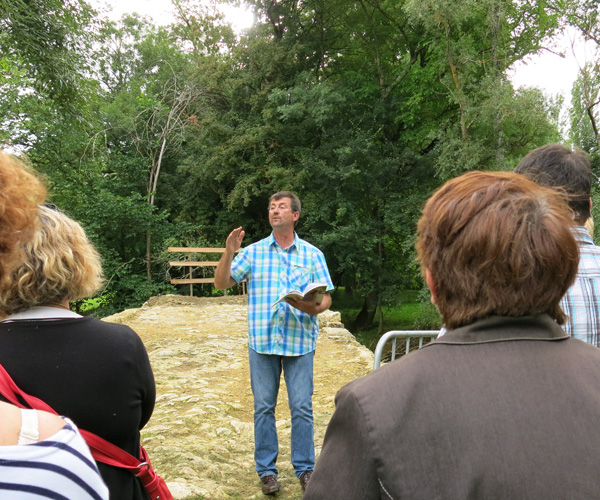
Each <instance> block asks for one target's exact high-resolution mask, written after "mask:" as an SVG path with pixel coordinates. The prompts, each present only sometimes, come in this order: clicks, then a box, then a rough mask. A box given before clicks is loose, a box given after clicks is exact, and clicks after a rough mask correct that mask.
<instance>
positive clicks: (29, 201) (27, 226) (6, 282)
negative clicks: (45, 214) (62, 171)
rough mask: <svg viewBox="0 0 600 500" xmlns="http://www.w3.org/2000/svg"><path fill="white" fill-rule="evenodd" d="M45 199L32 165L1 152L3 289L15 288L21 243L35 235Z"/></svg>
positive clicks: (0, 280) (0, 273)
mask: <svg viewBox="0 0 600 500" xmlns="http://www.w3.org/2000/svg"><path fill="white" fill-rule="evenodd" d="M45 198H46V189H45V188H44V185H43V184H42V182H41V181H40V180H39V179H38V177H37V176H36V175H35V174H34V172H33V171H32V170H31V169H30V168H29V166H28V165H27V164H25V163H24V162H23V161H21V160H19V159H17V158H16V157H15V156H13V155H10V154H7V153H4V152H2V151H0V290H1V289H4V288H6V287H8V286H11V280H10V273H11V271H12V269H13V267H14V266H15V265H17V263H18V261H19V256H20V252H21V246H22V245H21V244H20V243H24V242H26V241H27V240H28V238H30V237H31V236H32V230H33V229H34V228H35V225H36V221H37V213H38V212H37V207H38V205H39V204H40V203H42V202H43V201H44V199H45Z"/></svg>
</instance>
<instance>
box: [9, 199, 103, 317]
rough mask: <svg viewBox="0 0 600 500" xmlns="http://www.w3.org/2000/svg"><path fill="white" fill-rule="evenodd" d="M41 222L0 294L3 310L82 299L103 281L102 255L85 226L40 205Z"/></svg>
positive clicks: (22, 308)
mask: <svg viewBox="0 0 600 500" xmlns="http://www.w3.org/2000/svg"><path fill="white" fill-rule="evenodd" d="M38 211H39V218H40V224H39V226H38V227H37V228H36V230H35V231H34V234H33V238H32V239H31V241H28V242H27V243H25V244H24V245H23V262H22V263H21V264H20V265H18V266H17V267H16V268H15V269H14V271H13V272H12V275H11V280H12V283H13V285H12V286H11V287H10V288H8V289H7V290H4V291H3V293H1V294H0V313H2V314H6V315H8V314H14V313H16V312H19V311H23V310H26V309H29V308H31V307H33V306H38V305H43V304H56V303H61V302H64V301H65V300H67V301H72V300H76V299H82V298H85V297H89V296H91V295H93V294H94V292H95V291H96V290H98V288H99V287H100V285H101V283H102V267H101V264H100V256H99V255H98V253H97V252H96V250H95V249H94V247H93V246H92V244H91V243H90V242H89V241H88V239H87V236H86V235H85V232H84V231H83V228H82V227H81V226H80V225H79V224H78V223H77V222H75V221H74V220H73V219H71V218H69V217H67V216H66V215H65V214H63V213H62V212H59V211H57V210H55V209H52V208H48V207H46V206H43V205H40V206H39V207H38Z"/></svg>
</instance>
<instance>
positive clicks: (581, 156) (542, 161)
mask: <svg viewBox="0 0 600 500" xmlns="http://www.w3.org/2000/svg"><path fill="white" fill-rule="evenodd" d="M515 172H517V173H519V174H523V175H525V176H526V177H529V178H530V179H531V180H533V181H534V182H536V183H538V184H541V185H543V186H549V187H554V188H557V189H560V190H562V191H564V192H565V193H566V195H567V196H568V201H569V206H570V207H571V210H572V211H573V219H574V220H575V222H576V223H577V226H576V227H574V228H573V229H572V231H573V235H574V236H575V239H576V240H577V244H578V246H579V254H580V255H579V268H578V270H577V276H576V278H575V282H574V283H573V285H572V286H571V288H569V290H568V291H567V293H566V294H565V295H564V297H563V298H562V300H561V301H560V306H561V308H562V309H563V311H564V312H565V314H566V315H567V316H568V318H567V322H566V323H565V324H564V325H563V328H564V329H565V330H566V332H567V333H568V334H569V335H571V336H572V337H575V338H578V339H581V340H583V341H585V342H588V343H590V344H592V345H595V346H596V347H600V247H599V246H596V245H594V241H593V240H592V237H591V235H590V233H589V232H588V230H587V229H586V228H585V227H584V224H585V223H586V221H587V220H588V219H589V218H590V211H591V208H592V200H591V196H590V193H591V188H592V169H591V165H590V161H589V159H588V157H587V155H586V154H585V153H584V152H583V151H577V152H574V151H571V150H570V149H568V148H566V147H565V146H563V145H561V144H549V145H547V146H542V147H541V148H537V149H534V150H533V151H530V152H529V153H528V154H527V155H526V156H525V157H524V158H523V159H522V160H521V162H520V163H519V165H518V166H517V168H516V169H515Z"/></svg>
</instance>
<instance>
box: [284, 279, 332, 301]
mask: <svg viewBox="0 0 600 500" xmlns="http://www.w3.org/2000/svg"><path fill="white" fill-rule="evenodd" d="M326 291H327V285H325V284H324V283H310V284H309V285H307V286H306V288H305V289H304V292H300V291H299V290H290V291H289V292H287V293H286V294H285V295H284V296H283V297H280V298H279V300H278V301H277V302H275V303H274V304H273V306H275V305H277V304H279V303H280V302H285V299H287V298H288V297H295V298H297V299H299V300H307V299H310V298H311V296H312V295H316V296H317V300H316V303H317V304H320V303H321V301H322V300H323V295H325V292H326Z"/></svg>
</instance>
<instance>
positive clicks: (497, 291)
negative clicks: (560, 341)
mask: <svg viewBox="0 0 600 500" xmlns="http://www.w3.org/2000/svg"><path fill="white" fill-rule="evenodd" d="M573 224H574V223H573V220H572V219H571V217H570V212H569V210H568V208H567V205H566V203H565V202H564V197H563V196H561V194H560V193H558V192H556V191H555V190H553V189H550V188H545V187H542V186H539V185H537V184H535V183H533V182H532V181H530V180H528V179H526V178H525V177H523V176H521V175H518V174H515V173H510V172H470V173H467V174H464V175H462V176H460V177H457V178H456V179H452V180H450V181H448V182H447V183H446V184H444V185H443V186H442V187H441V188H439V189H438V190H437V191H436V192H435V193H434V194H433V196H432V197H431V198H430V199H429V200H428V201H427V203H426V205H425V208H424V209H423V215H422V217H421V219H420V220H419V224H418V231H417V232H418V240H417V253H418V256H419V260H420V262H421V267H422V270H423V272H425V269H428V270H429V271H430V272H431V275H432V278H433V285H434V289H435V294H436V305H437V307H438V309H439V311H440V314H441V315H442V318H443V320H444V323H445V325H446V327H447V328H457V327H460V326H463V325H468V324H470V323H472V322H473V321H475V320H477V319H481V318H485V317H487V316H490V315H500V316H526V315H533V314H541V313H547V314H549V315H550V316H551V317H552V318H554V319H555V320H556V321H557V322H558V323H559V324H562V323H564V321H565V315H564V313H563V311H562V310H561V308H560V305H559V301H560V299H561V297H562V296H563V295H564V294H565V292H566V291H567V289H568V288H569V286H571V284H572V283H573V280H574V279H575V274H576V273H577V266H578V263H579V251H578V247H577V243H576V242H575V238H574V237H573V234H572V233H571V230H570V227H571V226H572V225H573Z"/></svg>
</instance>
